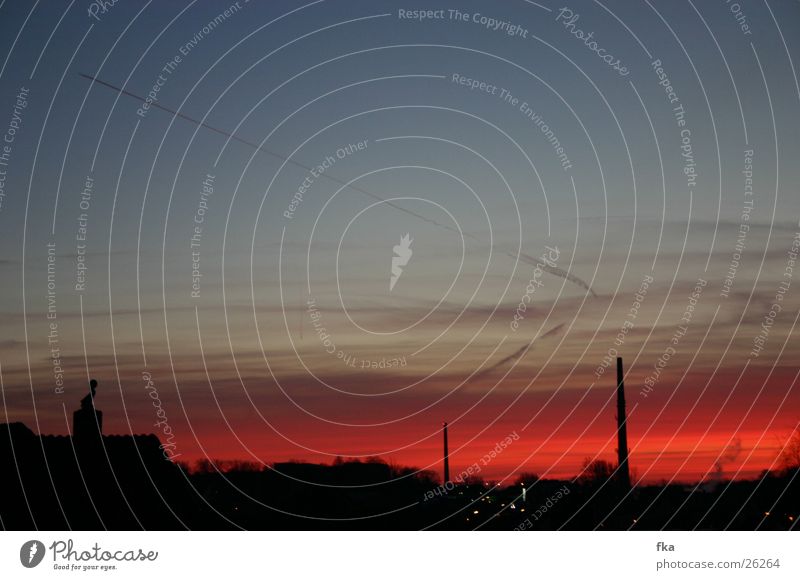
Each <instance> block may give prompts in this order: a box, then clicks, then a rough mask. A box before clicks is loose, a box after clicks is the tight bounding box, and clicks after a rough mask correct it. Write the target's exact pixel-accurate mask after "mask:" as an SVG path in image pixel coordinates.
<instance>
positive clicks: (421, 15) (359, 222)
mask: <svg viewBox="0 0 800 580" xmlns="http://www.w3.org/2000/svg"><path fill="white" fill-rule="evenodd" d="M98 6H99V5H98V4H93V3H89V2H79V1H74V2H48V3H46V4H39V3H36V4H30V3H21V2H3V3H2V4H0V43H1V44H2V47H3V51H2V54H3V55H5V56H4V57H3V59H4V60H3V61H2V62H0V79H1V80H2V82H1V83H0V87H2V89H0V133H2V134H3V135H4V137H3V139H4V142H3V144H0V147H5V149H2V148H0V155H2V154H3V153H4V152H5V154H4V157H2V158H0V161H2V165H0V171H2V172H3V173H2V174H0V178H2V179H3V180H2V181H0V185H1V186H2V190H0V292H2V296H3V299H2V302H1V303H0V322H1V323H0V377H1V378H2V395H3V407H4V412H5V415H6V416H5V417H4V418H3V419H2V420H4V421H24V422H25V423H26V424H28V425H29V426H30V427H31V428H32V429H34V430H35V431H38V432H41V433H62V434H66V433H68V431H69V429H70V428H71V427H70V421H71V413H72V411H73V410H75V409H76V408H77V407H78V405H79V401H80V399H81V398H82V397H83V396H84V395H85V393H86V392H87V389H88V387H87V383H88V380H89V378H90V377H91V378H96V379H97V380H98V381H99V384H100V386H99V389H98V395H97V406H98V408H100V409H102V410H103V411H104V414H105V415H104V417H105V418H104V430H105V432H106V433H147V432H154V433H156V434H157V435H159V436H160V437H162V439H164V438H166V437H167V436H168V435H169V436H172V435H174V441H175V443H176V453H178V454H180V456H181V457H180V458H181V459H182V460H186V461H190V462H191V461H195V460H197V459H199V458H203V457H211V458H224V459H234V458H237V459H245V460H250V461H257V462H264V463H271V462H274V461H285V460H290V459H297V460H305V461H322V462H330V461H332V460H333V459H334V458H335V457H336V456H345V457H362V458H363V457H368V456H373V455H378V456H380V457H382V458H384V459H386V460H388V461H392V462H394V463H397V464H403V465H414V466H417V467H419V468H420V469H433V470H436V471H441V453H442V451H441V424H442V422H443V421H447V422H448V423H449V425H450V445H451V460H450V464H451V471H452V472H454V473H457V472H458V471H460V470H462V469H466V468H467V467H468V466H470V465H472V464H474V463H478V464H479V465H480V467H481V475H483V476H485V477H487V478H490V479H497V480H505V479H507V478H513V477H514V476H515V475H516V474H518V473H520V472H534V473H537V474H539V475H541V476H546V477H571V476H575V475H577V474H578V473H579V472H580V470H581V468H582V465H583V464H584V462H585V461H586V459H587V458H589V459H605V460H609V461H613V460H614V457H615V449H616V421H615V400H614V391H615V386H616V379H615V376H614V368H613V360H614V358H615V357H616V356H618V355H619V356H623V357H624V360H625V370H626V379H625V384H626V391H627V400H628V412H629V426H628V434H629V447H630V451H631V460H630V461H631V466H632V469H633V471H634V473H635V474H636V476H637V477H639V478H642V480H644V481H660V480H673V481H681V482H685V481H698V480H709V479H715V478H721V477H752V476H754V475H756V474H758V473H759V472H760V471H761V470H763V469H770V468H776V467H778V464H777V463H776V461H777V460H778V456H779V454H780V450H781V447H782V446H783V444H784V443H785V441H786V440H787V438H788V437H789V436H790V435H791V434H792V432H793V430H795V429H796V427H797V426H798V422H800V411H798V409H799V408H800V405H799V404H800V395H799V394H798V389H797V388H796V383H797V377H798V367H797V362H798V361H797V348H796V347H797V336H798V335H797V330H796V329H795V325H796V322H797V317H798V312H799V311H798V305H799V301H798V288H799V287H800V280H796V274H795V272H794V270H795V267H796V264H795V262H794V261H795V260H796V253H797V251H798V243H800V241H799V240H800V238H798V235H799V234H798V232H800V195H798V182H799V178H800V176H799V175H798V166H797V164H796V163H795V160H796V159H797V158H798V154H799V153H800V151H798V148H799V147H800V144H799V143H798V141H797V138H796V135H797V118H798V106H800V87H799V86H798V80H797V75H796V71H795V68H794V63H796V62H798V60H800V58H799V57H800V55H799V54H798V52H799V49H798V46H799V43H798V40H799V39H798V38H797V33H796V31H797V30H798V29H800V28H799V27H798V24H800V7H798V5H797V4H796V3H789V2H782V1H769V2H763V3H759V2H755V1H754V2H749V1H744V2H741V3H739V4H733V3H730V2H725V1H719V2H708V3H705V2H696V1H695V2H691V1H686V2H684V1H680V2H666V1H658V2H656V1H653V2H642V3H630V2H578V1H574V2H572V1H571V2H570V3H569V4H554V3H548V2H546V1H543V2H541V3H534V2H527V1H523V0H509V1H507V2H502V3H497V2H489V1H483V2H441V3H425V2H417V3H412V4H405V3H395V2H374V1H370V2H366V1H363V2H359V1H353V2H351V1H347V2H344V1H333V0H326V1H318V2H310V3H300V2H269V3H266V2H264V3H257V2H245V1H243V0H240V1H239V2H235V3H232V2H203V1H199V0H198V1H195V2H187V3H159V2H136V1H132V0H120V1H118V2H117V3H115V4H113V6H108V7H106V8H105V9H104V10H103V9H100V8H98ZM82 75H84V76H82ZM87 77H89V78H87ZM91 78H95V79H98V81H102V83H101V82H92V81H91V80H90V79H91ZM109 85H111V86H109ZM113 87H117V88H118V89H121V90H122V91H125V94H123V93H121V92H120V90H117V89H114V88H113ZM9 139H10V141H9ZM404 236H407V239H408V240H409V241H408V242H407V243H405V245H404V244H403V243H402V242H401V239H402V238H403V237H404ZM398 248H399V250H398ZM403 256H405V257H403ZM393 259H394V262H393ZM393 266H394V270H393ZM393 276H395V278H396V280H395V282H394V285H393V286H391V279H392V277H393ZM609 365H610V366H609ZM167 429H168V430H167ZM512 435H513V436H514V443H513V444H512V445H510V446H508V448H504V449H503V450H502V452H501V453H495V454H494V455H492V450H493V449H494V448H495V446H496V445H497V444H498V442H500V441H502V440H504V439H505V438H506V437H509V436H512ZM487 454H488V456H489V457H490V459H489V460H486V461H484V459H485V458H486V457H487Z"/></svg>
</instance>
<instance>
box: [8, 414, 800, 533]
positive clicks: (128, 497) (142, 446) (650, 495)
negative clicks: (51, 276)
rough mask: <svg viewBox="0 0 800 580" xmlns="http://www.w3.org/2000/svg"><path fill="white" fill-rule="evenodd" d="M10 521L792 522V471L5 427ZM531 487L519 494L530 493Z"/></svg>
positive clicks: (395, 525) (26, 525)
mask: <svg viewBox="0 0 800 580" xmlns="http://www.w3.org/2000/svg"><path fill="white" fill-rule="evenodd" d="M0 466H2V476H0V477H2V480H1V481H0V485H2V492H0V523H2V526H3V528H5V529H18V530H22V529H34V528H38V529H51V530H62V529H85V530H95V529H124V530H131V529H133V530H135V529H142V528H143V529H183V528H190V529H209V530H218V529H238V528H244V529H278V530H290V529H302V530H310V529H329V530H334V529H376V530H381V529H409V530H416V529H428V528H429V529H456V530H462V529H463V530H468V529H475V528H479V529H488V530H511V529H521V530H527V529H532V530H553V529H571V530H593V529H599V530H604V529H605V530H620V529H623V530H624V529H645V530H658V529H663V528H666V529H677V530H685V529H695V528H697V529H703V530H719V529H735V530H753V529H767V530H776V529H778V530H783V529H794V522H795V519H796V518H797V516H798V513H800V501H798V500H799V499H800V485H799V484H798V482H799V481H800V477H798V469H797V468H796V467H795V468H788V469H783V470H781V471H778V472H764V473H763V474H762V475H761V477H759V478H757V479H754V480H746V481H720V482H715V483H712V484H709V485H702V486H687V485H679V484H674V485H643V486H642V485H640V486H635V487H634V488H633V489H628V488H626V487H624V486H621V485H619V484H618V482H617V481H615V479H614V473H613V472H614V470H613V466H612V465H611V464H608V463H605V462H593V464H592V465H587V469H585V470H584V472H583V474H582V475H581V477H578V478H575V479H571V480H549V479H539V478H537V477H536V475H534V474H523V475H521V476H520V477H519V478H518V480H517V481H515V482H514V483H513V484H511V485H507V486H503V487H500V486H497V485H496V484H494V483H487V482H483V481H482V480H480V479H477V478H470V479H469V480H465V481H463V482H459V483H455V482H450V483H449V484H447V485H443V482H442V481H440V480H439V478H438V477H437V475H436V474H435V473H433V472H431V471H418V470H416V469H414V468H412V467H405V466H396V465H391V464H388V463H386V462H385V461H383V460H381V459H379V458H370V459H367V460H364V461H360V460H355V459H337V460H336V461H334V462H333V463H332V464H330V465H328V464H313V463H303V462H285V463H276V464H273V465H270V466H262V465H260V464H256V463H248V462H240V461H232V462H231V461H211V460H205V461H200V462H198V463H196V464H195V465H193V466H192V467H191V469H190V468H189V467H188V466H187V465H186V464H181V463H173V462H171V461H168V460H166V459H165V458H164V454H163V453H162V449H161V447H160V442H159V440H158V438H157V437H156V436H155V435H137V436H120V435H112V436H106V435H97V436H95V437H91V436H84V437H68V436H52V435H45V436H38V435H35V434H34V433H33V432H32V431H31V430H30V429H28V428H27V427H26V426H25V425H23V424H21V423H13V424H8V425H0ZM523 489H524V490H525V491H524V493H523Z"/></svg>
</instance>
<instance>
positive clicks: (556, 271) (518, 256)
mask: <svg viewBox="0 0 800 580" xmlns="http://www.w3.org/2000/svg"><path fill="white" fill-rule="evenodd" d="M78 74H79V75H80V76H82V77H83V78H85V79H87V80H89V81H91V82H93V83H97V84H99V85H102V86H104V87H106V88H109V89H111V90H113V91H116V92H118V93H121V94H123V95H125V96H127V97H131V98H132V99H136V100H137V101H140V102H142V103H146V102H147V100H146V99H144V98H143V97H140V96H139V95H137V94H135V93H132V92H130V91H128V90H126V89H123V88H122V87H118V86H116V85H113V84H111V83H109V82H106V81H104V80H101V79H98V78H97V77H93V76H91V75H87V74H84V73H78ZM150 106H151V107H154V108H156V109H161V110H162V111H164V112H166V113H169V114H170V115H173V116H175V117H179V118H181V119H183V120H185V121H189V122H190V123H194V124H195V125H199V126H200V127H203V128H205V129H208V130H209V131H213V132H214V133H218V134H220V135H224V136H225V137H229V138H231V139H233V140H235V141H238V142H239V143H242V144H243V145H247V146H248V147H251V148H253V149H255V150H257V151H261V152H262V153H266V154H267V155H269V156H271V157H275V158H276V159H280V160H281V161H285V162H287V163H290V164H291V165H294V166H295V167H300V168H301V169H305V170H306V171H311V170H312V168H311V167H309V166H308V165H304V164H303V163H300V162H299V161H295V160H294V159H290V158H289V157H286V156H285V155H281V154H280V153H275V152H274V151H270V150H269V149H266V148H264V147H262V146H261V145H259V144H257V143H253V142H251V141H248V140H246V139H242V138H241V137H239V136H237V135H235V134H233V133H230V132H228V131H224V130H222V129H219V128H217V127H214V126H212V125H209V124H208V123H205V122H203V121H198V120H197V119H194V118H192V117H190V116H189V115H186V114H184V113H181V112H180V111H175V110H174V109H170V108H169V107H165V106H164V105H162V104H160V103H159V102H158V101H153V102H151V103H150ZM321 176H322V177H324V178H325V179H327V180H329V181H332V182H334V183H337V184H339V185H342V186H345V187H347V188H349V189H352V190H353V191H357V192H358V193H361V194H363V195H366V196H367V197H370V198H372V199H374V200H377V201H381V202H383V203H385V204H387V205H389V206H391V207H393V208H394V209H396V210H399V211H402V212H403V213H405V214H408V215H410V216H412V217H415V218H417V219H420V220H422V221H425V222H428V223H429V224H432V225H434V226H436V227H440V228H444V229H446V230H448V231H451V232H454V233H457V234H458V233H460V234H462V235H464V236H465V237H468V238H470V239H472V240H475V241H477V242H481V243H482V242H483V240H481V239H480V238H478V237H477V236H475V235H473V234H470V233H469V232H459V230H457V229H456V228H453V227H452V226H449V225H447V224H444V223H441V222H438V221H436V220H434V219H431V218H429V217H426V216H424V215H422V214H419V213H417V212H414V211H411V210H410V209H406V208H404V207H402V206H400V205H397V204H396V203H392V202H391V201H388V200H386V199H384V198H382V197H381V196H379V195H375V194H374V193H372V192H370V191H367V190H366V189H363V188H361V187H358V186H357V185H353V184H352V183H347V182H346V181H343V180H341V179H339V178H337V177H334V176H333V175H330V174H329V173H328V172H325V173H323V174H322V175H321ZM503 254H505V255H506V256H509V257H510V258H512V259H514V260H522V261H523V262H525V263H527V264H530V265H537V264H538V265H539V267H540V268H541V269H542V270H544V271H545V272H549V273H550V274H552V275H554V276H557V277H559V278H564V279H565V280H568V281H570V282H572V283H573V284H575V285H577V286H580V287H581V288H583V289H584V290H586V291H587V292H589V293H590V294H591V296H592V297H593V298H595V297H597V294H595V292H594V290H592V288H591V286H589V284H587V283H586V282H584V281H583V280H581V279H580V278H578V277H577V276H575V275H573V274H570V273H569V272H567V271H565V270H562V269H561V268H558V267H554V266H549V265H547V264H541V263H539V260H538V259H536V258H534V257H533V256H529V255H528V254H524V253H519V254H517V253H516V252H510V251H504V252H503Z"/></svg>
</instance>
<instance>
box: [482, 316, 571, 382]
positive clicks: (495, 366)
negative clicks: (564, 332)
mask: <svg viewBox="0 0 800 580" xmlns="http://www.w3.org/2000/svg"><path fill="white" fill-rule="evenodd" d="M563 326H564V323H563V322H562V323H561V324H559V325H557V326H554V327H553V328H551V329H550V330H548V331H547V332H545V333H544V334H543V335H541V336H537V337H535V338H534V339H533V340H532V341H530V342H529V343H528V344H524V345H522V346H521V347H520V348H518V349H517V350H515V351H514V352H512V353H511V354H510V355H508V356H507V357H504V358H502V359H500V360H499V361H497V362H496V363H494V364H493V365H492V366H490V367H489V368H488V369H484V370H482V371H481V372H479V373H478V374H477V375H475V376H473V377H472V378H473V380H474V379H477V378H480V377H482V376H484V375H488V374H489V373H490V372H492V371H494V370H495V369H498V368H500V367H501V366H503V365H504V364H506V363H507V362H510V361H512V360H514V359H516V358H519V357H520V356H522V355H523V353H525V351H526V350H527V349H529V348H530V347H531V346H533V343H534V342H536V341H537V340H541V339H543V338H547V337H548V336H552V335H553V334H556V333H557V332H558V331H559V330H561V328H562V327H563Z"/></svg>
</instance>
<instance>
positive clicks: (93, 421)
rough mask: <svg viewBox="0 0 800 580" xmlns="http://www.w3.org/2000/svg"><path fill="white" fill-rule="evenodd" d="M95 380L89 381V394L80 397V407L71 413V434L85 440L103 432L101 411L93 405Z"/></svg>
mask: <svg viewBox="0 0 800 580" xmlns="http://www.w3.org/2000/svg"><path fill="white" fill-rule="evenodd" d="M96 395H97V381H96V380H94V379H92V380H91V381H90V382H89V394H88V395H86V396H85V397H84V398H83V399H81V408H80V409H78V410H77V411H75V412H74V413H73V414H72V435H73V436H74V437H77V438H79V439H83V440H86V439H87V438H88V439H90V440H91V439H93V438H96V437H97V436H98V435H102V434H103V412H102V411H99V410H97V408H96V407H95V406H94V398H95V396H96Z"/></svg>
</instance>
